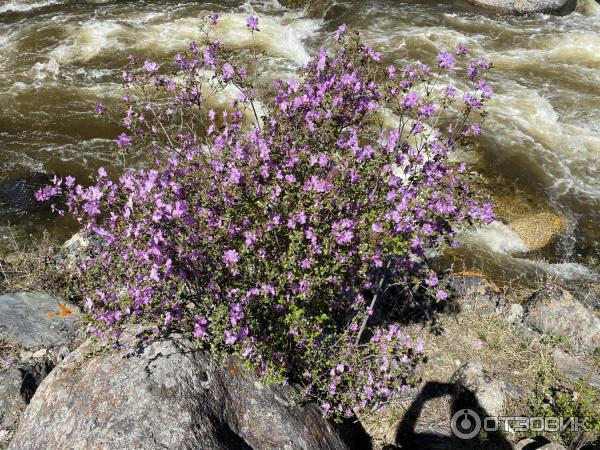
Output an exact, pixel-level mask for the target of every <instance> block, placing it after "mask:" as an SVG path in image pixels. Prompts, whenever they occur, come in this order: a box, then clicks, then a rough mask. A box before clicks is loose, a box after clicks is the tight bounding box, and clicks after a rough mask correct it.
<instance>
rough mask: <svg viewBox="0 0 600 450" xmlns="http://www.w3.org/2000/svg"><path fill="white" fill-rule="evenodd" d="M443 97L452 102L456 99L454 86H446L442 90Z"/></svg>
mask: <svg viewBox="0 0 600 450" xmlns="http://www.w3.org/2000/svg"><path fill="white" fill-rule="evenodd" d="M444 96H445V97H447V98H449V99H450V100H454V98H455V97H456V89H455V88H454V86H446V88H445V89H444Z"/></svg>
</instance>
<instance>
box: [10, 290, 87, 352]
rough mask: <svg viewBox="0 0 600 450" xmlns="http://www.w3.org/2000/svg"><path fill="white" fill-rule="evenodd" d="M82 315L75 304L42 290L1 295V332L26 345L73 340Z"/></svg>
mask: <svg viewBox="0 0 600 450" xmlns="http://www.w3.org/2000/svg"><path fill="white" fill-rule="evenodd" d="M78 317H79V309H78V308H77V307H76V306H75V305H72V304H68V303H64V302H61V301H59V300H58V299H56V298H54V297H52V296H50V295H48V294H44V293H40V292H20V293H16V294H6V295H2V296H0V334H3V335H5V336H6V338H7V339H8V340H9V341H11V342H12V343H14V344H16V345H18V346H20V347H24V348H26V349H36V348H54V347H59V346H62V345H65V344H68V343H69V342H71V340H72V338H73V336H74V334H75V328H76V326H75V325H76V321H77V318H78Z"/></svg>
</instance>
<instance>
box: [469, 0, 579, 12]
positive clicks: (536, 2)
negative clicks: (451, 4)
mask: <svg viewBox="0 0 600 450" xmlns="http://www.w3.org/2000/svg"><path fill="white" fill-rule="evenodd" d="M468 1H469V3H471V4H473V5H475V6H480V7H482V8H484V9H489V10H492V11H499V12H502V13H506V14H528V13H540V12H543V13H560V12H570V11H572V10H573V9H574V8H575V5H576V3H577V2H576V1H575V0H468Z"/></svg>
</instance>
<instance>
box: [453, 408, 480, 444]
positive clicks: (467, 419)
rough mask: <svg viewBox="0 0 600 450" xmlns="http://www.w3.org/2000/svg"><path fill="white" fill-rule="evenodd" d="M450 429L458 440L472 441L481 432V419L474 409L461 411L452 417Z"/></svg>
mask: <svg viewBox="0 0 600 450" xmlns="http://www.w3.org/2000/svg"><path fill="white" fill-rule="evenodd" d="M450 428H451V429H452V433H454V435H455V436H456V437H457V438H460V439H471V438H474V437H475V436H477V435H478V434H479V432H480V431H481V418H480V417H479V415H478V414H477V413H476V412H475V411H473V410H472V409H461V410H459V411H456V413H454V415H453V416H452V421H451V422H450Z"/></svg>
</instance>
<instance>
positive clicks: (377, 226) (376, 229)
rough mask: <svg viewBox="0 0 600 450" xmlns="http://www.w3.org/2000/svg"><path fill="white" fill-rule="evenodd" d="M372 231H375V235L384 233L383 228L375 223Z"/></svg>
mask: <svg viewBox="0 0 600 450" xmlns="http://www.w3.org/2000/svg"><path fill="white" fill-rule="evenodd" d="M371 230H373V231H374V232H375V233H382V232H383V227H382V226H381V225H379V224H378V223H376V222H375V223H374V224H373V225H371Z"/></svg>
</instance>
